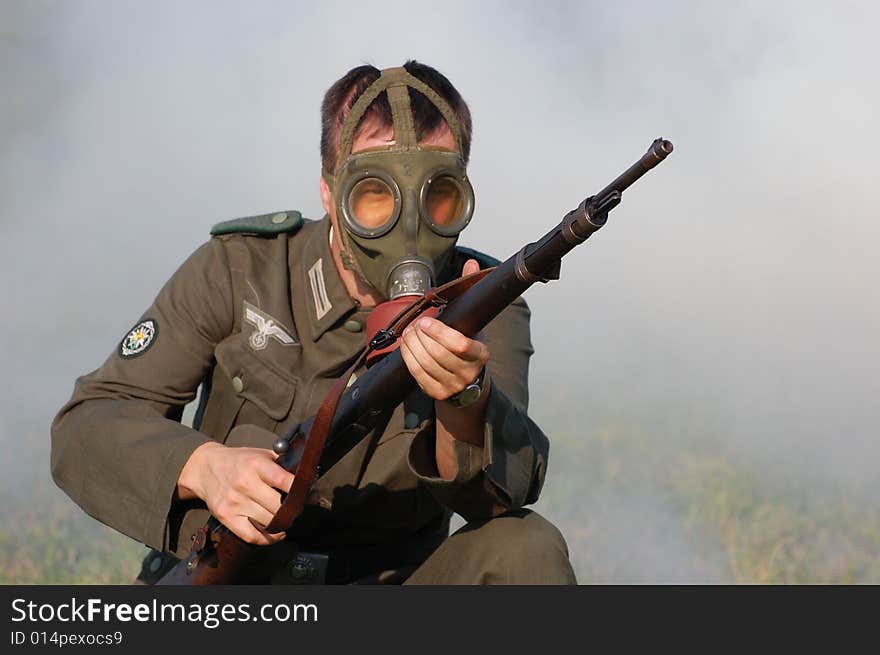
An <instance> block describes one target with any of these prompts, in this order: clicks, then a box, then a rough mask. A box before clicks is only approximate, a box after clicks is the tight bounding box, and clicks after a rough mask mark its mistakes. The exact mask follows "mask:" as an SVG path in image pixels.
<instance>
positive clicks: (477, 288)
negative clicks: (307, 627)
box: [157, 138, 672, 585]
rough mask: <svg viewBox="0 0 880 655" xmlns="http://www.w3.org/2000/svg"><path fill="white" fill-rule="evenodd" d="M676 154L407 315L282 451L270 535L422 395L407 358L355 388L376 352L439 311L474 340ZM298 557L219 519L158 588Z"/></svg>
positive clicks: (655, 157) (641, 164) (232, 579)
mask: <svg viewBox="0 0 880 655" xmlns="http://www.w3.org/2000/svg"><path fill="white" fill-rule="evenodd" d="M671 152H672V143H670V142H669V141H667V140H665V139H662V138H660V139H656V140H655V141H654V142H653V143H652V144H651V147H650V148H648V151H647V152H646V153H645V154H644V155H643V156H642V157H641V158H640V159H639V160H638V161H637V162H636V163H635V164H633V165H632V166H630V167H629V168H628V169H626V170H625V171H624V172H623V173H622V174H621V175H620V176H618V177H617V178H616V179H615V180H614V181H613V182H611V184H609V185H608V186H606V187H605V188H604V189H602V190H601V191H599V193H597V194H595V195H593V196H590V197H588V198H586V199H585V200H584V201H583V202H581V203H580V205H578V207H577V208H576V209H574V210H572V211H570V212H569V213H568V214H566V215H565V217H563V219H562V221H561V222H560V223H559V224H558V225H557V226H556V227H554V228H553V229H552V230H550V231H549V232H547V233H546V234H545V235H544V236H543V237H541V239H539V240H538V241H536V242H533V243H529V244H527V245H525V246H524V247H523V248H522V249H520V250H519V252H517V253H516V254H515V255H513V256H511V257H510V258H508V259H507V260H506V261H505V262H503V263H501V264H499V265H498V266H496V267H494V268H491V269H486V270H484V271H480V272H479V273H475V274H473V275H470V276H467V277H464V278H460V279H459V280H456V281H453V282H451V283H449V284H447V285H444V286H442V287H438V288H436V289H432V290H429V291H428V292H427V293H426V294H425V296H426V297H425V298H424V299H422V300H421V301H417V303H414V305H413V306H412V307H411V308H410V309H408V310H406V311H405V312H404V313H403V314H401V316H400V317H398V320H396V321H395V323H394V324H393V325H392V327H389V328H387V329H385V330H380V331H379V332H378V333H377V334H376V335H375V336H374V337H373V339H372V340H371V342H370V345H369V347H368V349H367V351H365V352H364V353H363V354H362V355H361V357H360V358H359V359H358V360H357V361H356V362H355V363H354V364H353V365H352V366H351V368H350V369H349V370H348V372H347V373H346V374H344V375H343V376H342V377H340V378H339V380H337V382H336V384H335V385H334V388H333V390H331V392H330V393H329V394H328V396H327V399H325V401H324V404H323V405H322V406H321V409H320V410H319V411H318V413H317V414H316V415H315V416H313V417H311V418H309V419H307V420H306V421H304V422H303V423H301V424H299V425H296V426H294V427H293V428H291V429H290V430H288V432H287V433H286V434H285V435H284V436H283V437H281V438H279V439H278V441H277V442H276V443H275V445H274V450H275V452H276V453H277V454H278V459H277V460H276V461H277V462H278V464H279V465H281V466H282V467H284V468H285V469H286V470H288V471H290V472H292V473H294V481H293V485H292V486H291V488H290V489H289V491H288V493H287V494H286V495H285V497H284V500H283V502H282V505H281V509H280V510H279V511H278V513H277V514H276V515H275V517H274V518H273V519H272V521H271V522H270V524H269V525H268V526H266V527H265V529H266V530H267V531H269V532H272V533H274V532H280V531H284V530H287V529H288V528H289V527H290V525H291V524H292V523H293V521H294V520H295V519H296V518H297V517H298V516H299V515H300V514H301V513H302V511H303V509H304V507H305V504H306V501H307V499H308V494H309V491H310V490H311V487H312V485H313V484H314V481H315V480H316V479H317V478H318V477H319V476H320V473H321V471H326V470H328V469H329V468H330V467H332V466H333V465H334V464H335V463H336V462H338V461H339V460H340V459H342V457H343V456H344V455H345V454H346V453H348V452H349V451H350V450H351V449H352V448H353V447H354V446H355V445H356V444H357V443H358V442H359V441H360V440H361V439H363V438H364V437H365V436H366V435H367V434H369V433H370V432H371V431H372V429H373V428H374V426H375V424H376V420H377V419H378V418H379V417H380V416H381V415H382V414H383V413H384V412H385V411H386V410H389V409H392V408H394V407H396V406H397V405H398V404H399V403H401V402H403V400H404V398H406V396H407V395H408V394H409V393H410V392H411V391H412V390H413V388H414V387H415V380H414V379H413V377H412V376H411V375H410V373H409V370H408V369H407V367H406V364H405V363H404V361H403V357H402V356H401V354H400V350H399V349H398V350H394V351H393V352H391V353H389V354H388V355H386V356H385V357H384V358H382V359H380V360H378V362H377V363H376V364H374V365H373V366H371V367H370V368H369V369H368V370H367V371H366V372H365V373H364V374H362V375H361V376H359V377H358V378H357V380H356V381H355V382H354V383H352V384H351V385H347V384H346V383H347V382H348V379H349V377H350V375H351V373H352V372H353V371H354V370H355V369H356V368H358V367H359V366H360V364H361V363H362V362H363V360H364V358H365V356H366V355H367V354H369V352H370V351H373V350H381V349H383V348H386V347H388V346H389V345H390V344H392V343H393V342H394V340H395V339H396V338H397V337H398V336H399V335H400V333H401V332H402V329H403V326H405V324H406V322H408V321H409V320H412V319H413V318H415V317H416V316H417V315H418V314H419V312H420V311H421V310H422V309H423V308H424V307H426V306H428V305H430V304H432V303H433V304H435V305H443V306H444V307H445V308H444V310H443V312H442V313H441V314H440V315H439V316H438V319H439V320H440V321H442V322H443V323H445V324H446V325H448V326H450V327H452V328H454V329H456V330H458V331H459V332H461V333H463V334H464V335H466V336H468V337H473V336H474V335H475V334H477V333H478V332H479V331H480V330H481V329H483V328H484V327H485V326H486V325H487V324H488V323H489V322H490V321H491V320H492V319H494V318H495V317H496V316H497V315H498V314H499V313H500V312H501V311H502V310H503V309H504V308H505V307H507V306H508V305H509V304H511V303H512V302H513V301H514V300H516V299H517V298H518V297H519V296H521V295H522V294H523V292H524V291H526V289H528V288H529V287H530V286H532V285H533V284H535V283H536V282H548V281H550V280H558V279H559V272H560V266H561V263H562V257H563V256H564V255H566V254H567V253H568V252H570V251H571V250H572V249H573V248H574V247H575V246H577V245H580V244H581V243H583V242H584V241H586V240H587V239H588V238H589V237H590V236H591V235H592V234H593V233H594V232H595V231H596V230H598V229H599V228H601V227H602V226H603V225H605V223H606V221H607V220H608V212H610V211H611V210H612V209H614V208H615V207H616V206H617V205H619V204H620V201H621V197H622V194H623V192H624V191H625V190H626V189H627V188H629V187H630V186H631V185H632V184H633V183H635V182H636V180H638V179H639V178H640V177H642V175H644V174H645V173H647V172H648V171H649V170H651V169H652V168H654V167H655V166H656V165H657V164H659V163H660V162H661V161H663V160H664V159H665V158H666V157H667V155H669V153H671ZM459 294H460V295H459ZM456 295H457V297H454V298H452V299H450V297H451V296H456ZM260 527H262V526H260ZM279 545H281V544H279ZM290 548H291V547H290V546H287V549H286V550H285V549H284V548H280V549H279V548H276V547H275V546H270V547H265V546H253V545H250V544H247V543H245V542H244V541H242V540H241V539H239V538H238V537H237V536H236V535H235V534H233V533H232V532H231V531H230V530H228V529H227V528H226V527H225V526H223V525H222V524H221V523H220V522H219V521H218V520H217V519H216V518H214V517H211V518H210V519H209V521H208V523H207V524H206V525H205V526H204V527H203V528H201V529H200V530H199V531H198V532H197V533H196V536H195V538H194V540H193V546H192V550H191V552H190V554H189V555H188V556H187V558H186V559H183V560H181V561H180V562H179V563H178V564H176V565H175V566H174V567H173V568H172V569H171V570H170V571H169V572H168V573H166V574H165V575H164V576H163V577H162V578H161V579H160V580H159V581H158V583H157V584H180V585H211V584H235V583H242V582H244V583H247V582H252V581H254V580H259V579H263V578H266V577H268V576H269V575H271V572H272V571H273V570H274V569H275V568H278V567H279V566H280V565H282V564H283V563H284V562H285V561H287V560H288V559H289V558H290V556H291V555H292V554H294V553H295V551H291V550H290Z"/></svg>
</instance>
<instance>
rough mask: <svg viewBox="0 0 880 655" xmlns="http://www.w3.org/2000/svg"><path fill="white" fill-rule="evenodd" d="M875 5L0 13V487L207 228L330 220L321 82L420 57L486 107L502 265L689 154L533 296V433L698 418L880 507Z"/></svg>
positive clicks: (487, 212)
mask: <svg viewBox="0 0 880 655" xmlns="http://www.w3.org/2000/svg"><path fill="white" fill-rule="evenodd" d="M878 18H880V10H878V9H877V6H876V5H875V4H874V3H869V2H837V3H827V2H824V3H820V2H775V3H765V2H729V3H709V2H684V1H674V2H664V3H652V2H647V1H641V2H637V1H623V2H616V3H613V4H612V3H601V2H549V3H547V2H545V3H538V2H481V3H457V2H449V3H441V4H439V5H437V6H432V7H425V6H423V5H416V4H413V3H405V2H401V3H382V2H379V3H369V4H368V5H367V4H357V5H355V4H351V3H337V2H324V3H321V4H320V5H317V4H315V3H294V2H264V1H256V2H248V3H233V2H210V3H209V2H200V1H193V2H187V3H179V2H152V3H146V4H145V3H136V2H132V1H129V0H126V1H122V2H114V3H108V2H94V1H85V0H80V1H78V2H39V1H37V2H25V1H23V0H12V1H9V0H7V1H6V2H3V3H2V4H0V86H2V88H3V89H4V93H3V98H2V100H0V228H2V230H3V238H2V240H0V272H2V275H3V278H4V279H6V280H7V282H6V284H5V285H4V292H3V293H4V297H3V300H4V303H3V304H4V306H5V308H6V310H5V312H4V320H3V321H2V322H0V357H2V361H3V362H4V369H5V375H4V378H5V381H4V393H3V394H2V397H0V420H2V422H0V446H2V447H3V448H4V450H5V451H6V452H15V453H19V455H20V456H21V457H22V458H23V459H24V460H25V461H26V462H28V464H27V466H20V467H19V466H15V467H12V469H13V470H10V471H8V472H7V473H8V475H7V476H5V477H6V480H7V482H9V481H10V480H12V481H14V480H16V479H19V478H21V477H29V476H33V475H36V476H37V477H38V478H40V479H43V478H41V477H40V476H45V480H46V481H48V473H47V469H46V468H43V467H44V466H45V462H46V459H47V456H48V455H47V453H48V425H49V423H50V421H51V418H52V416H53V415H54V413H55V412H56V411H57V410H58V408H60V406H61V405H62V404H63V403H64V402H65V400H66V399H67V398H68V397H69V395H70V393H71V391H72V385H73V380H74V379H75V378H76V376H78V375H80V374H83V373H85V372H87V371H90V370H92V369H93V368H96V367H97V366H98V365H99V364H100V363H101V361H103V359H104V357H106V356H107V354H108V353H109V352H110V351H111V349H112V348H113V347H114V346H115V344H116V343H117V342H118V340H119V339H120V338H121V336H122V335H123V334H124V333H125V331H126V330H127V329H128V328H129V327H130V326H131V324H132V323H133V322H134V321H135V320H136V319H137V318H138V317H139V316H140V315H141V312H142V311H143V310H144V309H145V308H146V307H147V306H148V305H149V304H150V302H151V301H152V298H153V297H154V295H155V293H156V292H157V290H158V289H159V287H160V286H161V285H162V283H163V282H164V281H165V280H166V279H167V278H168V277H169V276H170V275H171V273H172V272H173V271H174V270H175V269H176V267H177V266H178V265H179V264H180V263H181V262H182V261H183V259H185V258H186V256H187V255H188V254H189V253H190V252H191V251H192V250H194V249H195V248H196V247H197V246H198V245H199V244H201V243H202V242H204V241H205V240H206V239H207V238H208V231H209V229H210V226H211V225H212V224H213V223H215V222H217V221H221V220H226V219H229V218H234V217H238V216H247V215H254V214H262V213H268V212H274V211H278V210H285V209H299V210H301V211H302V212H303V214H304V215H306V216H308V217H313V218H320V216H321V214H322V210H321V205H320V198H319V195H318V175H319V170H320V162H319V153H318V140H319V129H320V123H319V106H320V101H321V97H322V95H323V93H324V91H325V90H326V89H327V88H328V87H329V85H330V84H331V83H332V82H333V81H334V80H335V79H337V78H338V77H340V76H341V75H342V74H343V73H344V72H345V71H347V70H348V69H349V68H351V67H353V66H356V65H359V64H361V63H371V64H374V65H376V66H378V67H380V68H384V67H389V66H398V65H401V64H402V63H403V62H404V61H405V60H406V59H409V58H415V59H417V60H419V61H423V62H425V63H428V64H430V65H432V66H434V67H436V68H438V69H439V70H440V71H441V72H443V73H444V74H446V75H447V76H448V77H449V78H450V79H451V80H452V81H453V83H454V84H455V85H456V86H457V88H458V89H459V90H460V91H461V93H462V95H463V96H464V97H465V99H466V100H467V101H468V103H469V105H470V107H471V111H472V114H473V119H474V139H473V148H472V157H471V164H470V166H469V172H470V177H471V180H472V182H473V185H474V188H475V192H476V212H475V217H474V220H473V221H472V223H471V225H470V226H469V227H468V229H467V230H466V232H465V233H464V234H463V235H462V239H461V243H462V244H464V245H468V246H472V247H476V248H479V249H481V250H484V251H486V252H489V253H490V254H492V255H494V256H496V257H499V258H501V259H504V258H506V257H508V256H510V255H511V254H513V253H515V252H516V251H517V250H518V249H519V248H520V247H521V246H522V245H523V244H525V243H527V242H529V241H532V240H535V239H536V238H538V237H539V236H541V235H543V233H544V232H546V231H547V230H548V229H550V228H551V227H552V226H553V225H555V224H556V223H557V222H558V221H559V220H560V219H561V217H562V216H563V215H564V214H565V213H566V212H567V211H568V210H570V209H572V208H574V207H575V206H577V204H578V203H579V202H580V201H581V200H582V199H583V198H584V197H586V196H588V195H590V194H591V193H594V192H595V191H598V190H599V189H601V188H602V187H604V186H605V185H606V184H607V183H608V182H610V181H611V180H612V179H613V178H614V177H616V176H617V175H618V174H619V173H620V172H621V171H623V170H624V169H625V168H626V167H627V166H629V165H630V164H631V163H632V162H634V161H635V160H636V159H638V157H640V156H641V155H642V154H643V152H644V151H645V150H646V149H647V147H648V145H649V144H650V143H651V141H652V140H653V139H655V138H657V137H659V136H663V137H665V138H668V139H670V140H671V141H672V142H673V143H674V145H675V151H674V153H673V154H672V155H671V156H670V157H669V158H668V159H667V160H666V161H665V162H664V163H663V164H662V165H661V166H659V167H658V168H656V169H654V171H652V172H651V173H650V174H649V175H647V176H646V177H644V178H643V179H642V180H641V181H639V182H638V183H637V184H636V185H635V186H633V187H632V188H631V189H630V190H629V191H627V192H626V193H625V194H624V200H623V203H622V204H621V206H620V207H618V208H617V209H615V210H614V212H613V213H612V215H611V218H610V220H609V222H608V224H607V225H606V227H604V228H603V229H602V230H601V231H600V232H598V233H597V234H596V235H594V237H593V238H591V239H590V240H589V241H588V242H587V243H586V244H584V245H583V246H580V247H579V248H578V249H576V250H575V251H574V252H573V253H572V254H571V255H569V256H568V257H567V258H566V259H565V261H564V262H563V266H562V279H561V280H559V281H558V282H553V283H551V284H549V285H540V286H537V287H535V288H533V289H531V290H530V291H529V292H528V293H527V295H526V299H527V300H528V302H529V304H530V306H531V308H532V310H533V318H532V337H533V342H534V345H535V349H536V356H535V357H534V359H533V363H532V371H531V389H532V406H531V414H532V415H533V416H534V417H535V418H536V420H538V422H539V423H540V424H541V425H543V426H550V427H552V430H560V431H566V432H573V431H578V430H588V429H590V426H591V425H592V424H593V423H594V422H595V421H597V420H598V418H597V417H604V416H607V415H611V414H620V415H629V416H638V417H642V418H644V419H645V421H647V422H648V424H650V423H651V422H652V421H656V422H657V424H658V425H659V424H660V423H663V424H666V423H668V422H669V421H673V422H678V423H688V422H694V423H696V424H699V425H703V426H711V429H712V430H714V431H716V432H717V433H718V435H720V436H721V437H722V438H724V439H726V440H727V441H728V443H729V444H730V445H731V447H732V448H733V449H735V450H738V451H742V452H743V453H747V454H748V456H749V457H753V458H755V460H756V461H759V462H764V463H765V464H766V466H768V467H775V468H778V469H779V470H780V473H782V474H785V475H789V476H792V477H793V478H795V479H797V480H801V481H803V484H804V485H805V486H809V485H813V484H831V485H835V486H843V487H845V488H847V489H850V490H852V492H853V493H858V494H866V495H868V496H869V497H872V498H877V497H880V482H878V479H877V476H876V475H875V473H874V469H875V465H876V462H877V461H878V446H877V427H876V426H877V424H878V418H880V409H878V402H877V393H878V390H880V389H878V382H877V377H878V373H880V354H878V347H877V336H876V335H877V334H878V332H880V329H878V328H880V306H878V300H877V291H876V289H877V286H878V282H880V263H878V258H877V256H876V245H877V243H878V237H880V224H878V221H877V220H876V217H877V214H878V211H877V208H878V206H880V202H878V201H880V191H878V184H877V182H876V180H875V179H874V175H875V171H876V169H877V165H876V163H875V162H876V160H877V154H878V152H880V136H878V130H877V129H876V126H875V125H874V119H875V116H876V115H878V112H880V85H878V84H877V82H876V62H877V61H878V60H880V48H878V46H877V45H876V40H875V38H874V36H875V34H874V31H875V26H876V24H877V21H878ZM658 447H662V444H658ZM4 461H6V462H11V461H12V459H6V458H4ZM30 467H33V468H30ZM35 471H36V472H35ZM551 471H552V460H551ZM47 484H50V483H48V482H47Z"/></svg>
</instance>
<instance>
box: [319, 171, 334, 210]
mask: <svg viewBox="0 0 880 655" xmlns="http://www.w3.org/2000/svg"><path fill="white" fill-rule="evenodd" d="M320 186H321V204H322V205H323V206H324V212H325V213H326V214H327V215H328V216H329V215H330V208H331V207H332V206H333V193H332V192H331V191H330V186H329V185H328V184H327V180H325V179H324V176H323V175H321V182H320Z"/></svg>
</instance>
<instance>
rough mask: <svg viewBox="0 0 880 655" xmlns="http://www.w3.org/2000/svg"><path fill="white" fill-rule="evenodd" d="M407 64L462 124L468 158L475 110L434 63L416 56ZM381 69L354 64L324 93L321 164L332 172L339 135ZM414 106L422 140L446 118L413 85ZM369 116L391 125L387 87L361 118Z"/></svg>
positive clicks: (410, 90) (336, 157) (334, 166)
mask: <svg viewBox="0 0 880 655" xmlns="http://www.w3.org/2000/svg"><path fill="white" fill-rule="evenodd" d="M403 67H404V68H405V69H406V70H407V72H408V73H409V74H410V75H412V76H414V77H417V78H418V79H419V80H421V81H422V82H424V83H425V84H427V85H428V86H429V87H431V88H432V89H434V91H436V92H437V93H438V94H440V96H442V97H443V99H444V100H446V102H448V103H449V106H450V107H452V111H453V112H454V113H455V116H456V118H457V119H458V122H459V124H460V126H461V149H462V152H461V156H462V157H463V158H464V160H465V162H467V160H468V157H469V156H470V151H471V112H470V110H469V109H468V106H467V103H466V102H465V101H464V98H462V97H461V94H460V93H459V92H458V91H457V90H456V88H455V87H454V86H452V83H451V82H450V81H449V80H448V79H446V76H444V75H443V74H442V73H440V72H439V71H437V70H436V69H434V68H431V67H430V66H427V65H425V64H420V63H419V62H417V61H415V60H412V59H411V60H409V61H407V62H406V63H405V64H404V65H403ZM380 74H381V71H380V70H379V69H378V68H376V67H375V66H369V65H367V66H358V67H357V68H352V69H351V70H350V71H348V72H347V73H346V74H345V75H343V76H342V77H341V78H340V79H339V80H337V81H336V82H335V83H334V84H333V86H331V87H330V88H329V89H328V90H327V93H326V94H324V102H323V103H321V165H322V166H323V169H324V171H327V172H330V173H332V172H333V171H334V170H336V165H337V163H338V158H339V138H340V132H341V131H342V123H343V122H344V121H345V117H346V116H348V113H349V112H350V111H351V107H352V105H354V103H355V102H356V101H357V99H358V98H359V97H360V96H361V94H362V93H363V92H364V91H366V90H367V88H368V87H369V86H370V85H371V84H372V83H373V82H375V81H376V80H377V79H379V75H380ZM409 95H410V107H411V108H412V113H413V123H414V124H415V125H414V126H415V130H416V138H417V139H419V140H420V141H421V140H422V139H424V138H425V137H426V136H428V135H430V134H431V133H432V132H434V131H435V130H436V129H437V128H439V127H440V126H441V125H443V124H445V123H446V121H445V120H444V119H443V115H442V114H441V113H440V112H439V111H438V109H437V108H436V107H435V106H434V103H432V102H431V101H430V100H428V99H427V98H426V97H425V96H424V95H422V94H421V93H419V92H418V91H416V90H415V89H412V88H410V89H409ZM368 118H370V119H376V120H378V121H379V124H380V125H382V126H383V127H391V126H392V125H393V124H394V122H393V120H392V118H391V105H390V104H388V95H387V94H386V93H385V92H384V91H383V92H382V93H380V94H379V96H378V97H377V98H376V99H375V100H374V101H373V102H372V104H371V105H370V106H369V108H368V109H367V111H366V112H364V115H363V117H362V118H361V123H363V122H364V121H365V120H367V119H368Z"/></svg>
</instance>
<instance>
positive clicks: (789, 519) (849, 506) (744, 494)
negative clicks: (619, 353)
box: [0, 420, 880, 584]
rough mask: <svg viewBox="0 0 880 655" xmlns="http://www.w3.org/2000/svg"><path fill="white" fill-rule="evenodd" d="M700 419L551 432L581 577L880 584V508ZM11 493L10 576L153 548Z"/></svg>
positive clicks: (94, 570) (78, 569)
mask: <svg viewBox="0 0 880 655" xmlns="http://www.w3.org/2000/svg"><path fill="white" fill-rule="evenodd" d="M772 470H773V469H772V467H766V466H757V465H754V464H752V463H750V462H749V461H747V460H746V459H744V458H743V457H742V456H741V455H737V454H735V453H733V452H731V451H730V450H729V449H728V448H726V447H725V445H724V444H723V443H722V442H721V441H720V440H718V439H713V438H712V437H711V435H707V434H705V433H701V432H700V431H699V430H694V429H688V430H684V429H678V430H676V429H671V428H669V427H666V428H663V429H662V430H657V429H651V428H649V427H647V426H646V425H645V424H636V423H631V424H630V423H627V421H625V420H614V421H609V422H608V423H607V424H605V425H600V426H599V427H598V428H597V429H593V430H591V431H590V434H587V435H583V436H578V437H577V438H575V437H574V436H573V435H572V434H568V435H566V434H562V433H557V434H555V435H554V436H553V447H552V452H551V464H550V471H549V475H548V481H547V484H546V485H545V488H544V493H543V495H542V498H541V500H540V501H539V503H538V504H537V506H536V509H538V511H540V512H541V513H542V514H544V515H545V516H547V517H548V518H550V519H551V520H552V521H554V522H555V523H556V524H557V525H558V526H559V527H560V529H561V530H562V532H563V534H564V535H565V537H566V539H567V541H568V544H569V548H570V551H571V557H572V561H573V563H574V565H575V569H576V572H577V574H578V579H579V581H580V582H582V583H785V584H789V583H796V584H799V583H820V584H822V583H878V582H880V513H878V511H877V509H876V505H874V504H873V503H870V502H868V500H866V499H864V498H863V499H856V498H855V497H853V496H851V495H847V494H846V493H843V492H841V491H840V490H839V489H835V488H814V487H812V486H810V487H809V488H805V485H803V484H801V483H798V482H797V480H794V479H792V478H791V477H790V476H788V477H787V476H784V475H774V474H773V473H772ZM30 479H31V480H39V481H38V482H31V483H30V484H32V485H33V486H32V488H30V489H23V488H21V487H20V488H19V489H18V491H17V492H16V493H14V494H12V493H10V494H7V495H6V498H5V499H4V508H3V514H2V524H0V583H2V584H48V583H55V584H88V583H109V584H124V583H128V582H130V581H131V580H132V579H133V578H134V576H135V574H136V572H137V571H138V568H139V564H140V560H141V558H142V557H143V555H144V553H145V550H144V547H143V546H141V545H139V544H136V543H134V542H133V541H131V540H130V539H128V538H126V537H124V536H122V535H120V534H117V533H115V532H114V531H112V530H110V529H109V528H106V527H104V526H102V525H100V524H98V523H97V522H96V521H94V520H92V519H91V518H89V517H88V516H86V515H85V514H83V513H82V512H81V511H80V510H79V509H78V508H77V507H76V506H75V505H73V503H71V502H70V501H69V500H67V498H66V497H65V496H63V495H62V494H61V493H60V492H58V491H57V490H55V489H54V487H53V486H52V483H51V482H50V481H49V480H48V474H47V475H46V476H45V477H41V476H39V475H38V476H32V477H31V478H30Z"/></svg>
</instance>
